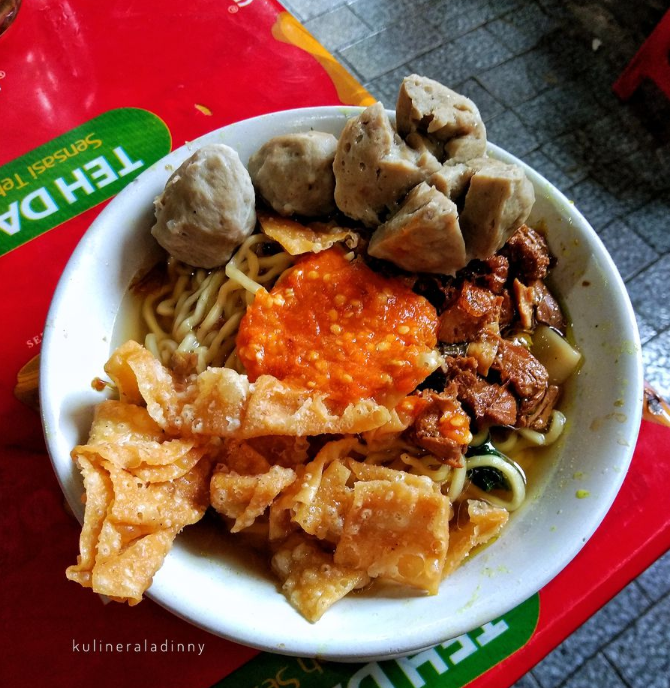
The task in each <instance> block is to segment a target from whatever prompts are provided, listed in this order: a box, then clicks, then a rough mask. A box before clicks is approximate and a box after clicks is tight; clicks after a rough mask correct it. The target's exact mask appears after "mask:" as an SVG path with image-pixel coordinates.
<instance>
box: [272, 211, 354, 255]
mask: <svg viewBox="0 0 670 688" xmlns="http://www.w3.org/2000/svg"><path fill="white" fill-rule="evenodd" d="M258 221H259V222H260V225H261V229H262V230H263V234H265V235H266V236H269V237H270V238H271V239H274V240H275V241H276V242H277V243H278V244H281V246H282V247H283V248H284V249H285V250H286V252H287V253H289V254H291V255H292V256H298V255H300V254H302V253H320V252H321V251H325V250H326V249H328V248H331V247H332V246H334V245H335V244H337V243H340V242H344V243H345V244H346V245H347V247H348V248H355V247H356V246H357V245H358V239H359V237H358V234H356V232H354V231H353V230H351V229H345V228H343V227H338V226H337V225H335V224H332V223H328V224H326V223H323V222H310V223H309V225H307V226H305V225H301V224H300V223H299V222H296V221H295V220H289V219H288V218H285V217H280V216H279V215H272V214H271V213H263V212H259V213H258Z"/></svg>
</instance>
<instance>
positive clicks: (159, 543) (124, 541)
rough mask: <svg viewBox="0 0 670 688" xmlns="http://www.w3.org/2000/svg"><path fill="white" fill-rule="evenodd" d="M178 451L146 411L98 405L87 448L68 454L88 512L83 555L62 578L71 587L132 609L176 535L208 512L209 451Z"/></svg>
mask: <svg viewBox="0 0 670 688" xmlns="http://www.w3.org/2000/svg"><path fill="white" fill-rule="evenodd" d="M124 406H125V407H128V408H124ZM161 439H162V440H163V441H160V440H161ZM115 440H116V441H115ZM179 443H180V441H179V440H170V439H169V438H167V437H166V436H165V434H164V433H163V431H162V430H161V429H160V428H159V427H158V426H157V425H156V423H155V422H154V421H153V420H152V419H151V418H150V417H149V416H148V415H147V414H146V411H144V409H141V408H139V407H137V406H134V405H132V404H127V403H124V402H105V403H104V404H103V405H102V408H101V409H99V411H98V414H97V415H96V420H95V421H94V424H93V430H92V432H91V439H90V440H89V444H87V445H82V446H79V447H75V449H74V450H73V452H72V456H73V458H74V459H75V460H76V461H77V464H78V465H79V468H80V470H81V472H82V475H83V478H84V488H85V490H86V509H85V513H84V525H83V528H82V533H81V537H80V555H79V556H78V558H77V564H76V565H74V566H70V567H69V568H68V569H67V571H66V576H67V577H68V578H69V579H70V580H73V581H76V582H78V583H80V584H81V585H82V586H84V587H92V588H93V590H94V591H95V592H99V593H103V594H106V595H109V596H110V597H112V598H113V599H117V600H120V601H128V602H129V603H130V604H137V602H139V601H140V600H141V598H142V593H143V592H144V590H146V588H147V587H148V586H149V585H150V584H151V580H152V578H153V575H154V574H155V572H156V571H157V570H158V568H159V567H160V566H161V564H162V562H163V559H164V558H165V555H166V554H167V552H168V551H169V549H170V546H171V544H172V542H173V540H174V538H175V536H176V534H177V533H178V532H179V531H180V530H181V529H182V528H183V527H184V526H186V525H189V524H192V523H195V522H197V521H198V520H200V519H201V518H202V516H203V515H204V513H205V510H206V509H207V506H208V505H209V478H210V474H211V463H212V459H211V457H210V456H209V447H208V446H205V445H197V446H194V443H193V441H191V440H189V441H187V442H186V443H185V444H184V445H183V446H182V445H180V444H179ZM166 445H167V447H166ZM175 447H176V448H175ZM106 457H109V459H108V458H106ZM170 459H171V460H173V463H166V461H168V460H170ZM126 466H129V468H126ZM168 475H169V476H170V479H169V480H161V478H162V477H164V476H168Z"/></svg>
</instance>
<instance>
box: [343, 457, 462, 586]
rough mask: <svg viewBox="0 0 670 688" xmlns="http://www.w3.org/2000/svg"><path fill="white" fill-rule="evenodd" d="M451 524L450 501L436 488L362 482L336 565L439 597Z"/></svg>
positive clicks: (356, 490)
mask: <svg viewBox="0 0 670 688" xmlns="http://www.w3.org/2000/svg"><path fill="white" fill-rule="evenodd" d="M350 465H351V464H350ZM372 468H378V467H372ZM386 470H391V469H386ZM394 472H396V473H401V471H394ZM411 477H413V478H416V477H418V476H411ZM429 482H430V481H429ZM448 519H449V500H448V499H447V498H446V497H445V496H444V495H442V494H441V493H440V492H437V491H435V490H434V489H433V488H432V486H430V487H429V486H426V487H422V488H419V487H417V486H415V485H412V484H410V483H409V482H408V481H407V480H405V479H398V480H395V481H391V480H369V481H367V480H366V481H359V482H357V483H355V485H354V498H353V503H352V505H351V508H350V509H349V511H348V512H347V514H346V517H345V520H344V530H343V532H342V537H341V539H340V542H339V544H338V545H337V548H336V549H335V563H336V564H337V565H339V566H346V567H350V568H354V569H362V570H364V571H366V572H367V573H368V574H369V575H370V576H371V577H372V578H377V577H379V578H383V579H386V580H392V581H395V582H397V583H401V584H404V585H410V586H413V587H417V588H421V589H423V590H426V591H427V592H429V593H430V594H433V595H434V594H437V591H438V586H439V584H440V581H441V580H442V569H443V567H444V561H445V558H446V554H447V546H448V543H449V528H448Z"/></svg>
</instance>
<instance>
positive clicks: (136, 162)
mask: <svg viewBox="0 0 670 688" xmlns="http://www.w3.org/2000/svg"><path fill="white" fill-rule="evenodd" d="M171 147H172V141H171V136H170V131H169V130H168V128H167V126H166V125H165V123H164V122H163V121H162V120H161V119H160V118H159V117H157V116H156V115H154V114H153V113H151V112H148V111H147V110H140V109H137V108H120V109H117V110H110V111H109V112H105V113H104V114H102V115H100V116H98V117H95V118H94V119H92V120H90V121H88V122H86V123H85V124H82V125H81V126H79V127H76V128H75V129H72V130H71V131H69V132H67V133H65V134H63V135H62V136H59V137H58V138H55V139H53V140H52V141H49V143H45V144H44V145H42V146H40V147H39V148H35V149H34V150H32V151H30V152H29V153H26V154H25V155H22V156H21V157H20V158H16V159H15V160H12V161H11V162H9V163H7V164H6V165H3V166H2V167H0V256H2V255H3V254H5V253H8V252H9V251H12V250H14V249H15V248H18V247H19V246H21V245H22V244H25V243H26V242H27V241H30V240H31V239H34V238H35V237H37V236H39V235H40V234H44V232H48V231H49V230H50V229H53V228H54V227H57V226H58V225H60V224H62V223H63V222H66V221H67V220H70V219H72V218H73V217H75V216H77V215H79V214H81V213H83V212H84V211H85V210H88V209H89V208H92V207H93V206H95V205H97V204H98V203H101V202H102V201H105V200H107V199H108V198H111V197H112V196H114V195H115V194H117V193H118V192H119V191H121V189H123V187H124V186H126V185H127V184H129V183H130V182H131V181H132V180H133V179H135V178H136V177H137V176H138V175H139V174H140V173H141V172H143V171H144V170H146V169H147V168H148V167H149V166H150V165H152V164H153V163H155V162H156V161H157V160H160V158H162V157H163V156H164V155H167V153H169V152H170V149H171Z"/></svg>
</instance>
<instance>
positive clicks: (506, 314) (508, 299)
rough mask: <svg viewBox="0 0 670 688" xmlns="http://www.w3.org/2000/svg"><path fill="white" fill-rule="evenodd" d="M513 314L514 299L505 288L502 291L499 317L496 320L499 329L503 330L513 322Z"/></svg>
mask: <svg viewBox="0 0 670 688" xmlns="http://www.w3.org/2000/svg"><path fill="white" fill-rule="evenodd" d="M515 316H516V312H515V310H514V301H513V300H512V296H511V295H510V293H509V291H508V290H507V289H505V290H504V291H503V293H502V303H501V304H500V319H499V320H498V323H499V325H500V329H501V330H503V329H504V328H506V327H507V326H508V325H511V324H512V322H514V318H515Z"/></svg>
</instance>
